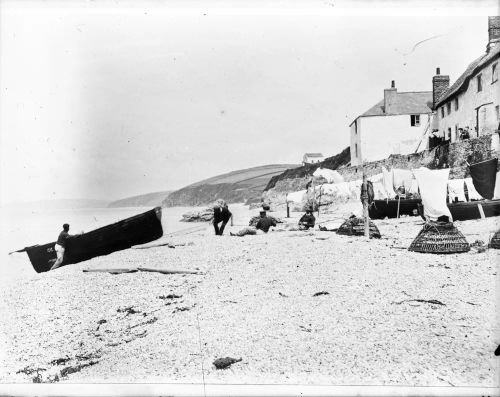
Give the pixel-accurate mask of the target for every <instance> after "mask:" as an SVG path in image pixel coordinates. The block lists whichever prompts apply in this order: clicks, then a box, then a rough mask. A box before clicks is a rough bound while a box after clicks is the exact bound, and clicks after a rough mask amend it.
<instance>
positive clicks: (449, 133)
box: [448, 127, 451, 140]
mask: <svg viewBox="0 0 500 397" xmlns="http://www.w3.org/2000/svg"><path fill="white" fill-rule="evenodd" d="M448 140H451V127H450V128H448Z"/></svg>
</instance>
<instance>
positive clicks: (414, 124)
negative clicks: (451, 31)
mask: <svg viewBox="0 0 500 397" xmlns="http://www.w3.org/2000/svg"><path fill="white" fill-rule="evenodd" d="M431 108H432V91H420V92H398V91H397V89H396V85H395V83H394V80H393V81H392V84H391V88H388V89H385V90H384V99H382V100H381V101H380V102H378V103H377V104H375V105H374V106H373V107H371V108H370V109H368V110H367V111H366V112H364V113H363V114H361V115H360V116H358V117H356V119H355V120H354V121H353V122H352V123H351V125H350V128H351V165H353V166H355V165H361V164H362V163H363V162H366V161H377V160H382V159H384V158H387V157H389V155H391V154H410V153H414V152H415V151H416V150H417V149H418V150H424V149H426V148H427V147H426V146H425V147H424V146H422V145H420V142H421V140H422V137H423V136H424V135H425V133H426V130H427V129H428V128H429V123H430V115H431V113H432V109H431Z"/></svg>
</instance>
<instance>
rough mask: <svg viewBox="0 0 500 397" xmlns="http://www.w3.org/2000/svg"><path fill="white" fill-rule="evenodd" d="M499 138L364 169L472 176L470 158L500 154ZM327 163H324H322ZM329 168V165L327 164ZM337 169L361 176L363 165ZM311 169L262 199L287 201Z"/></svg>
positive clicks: (459, 144)
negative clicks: (424, 169)
mask: <svg viewBox="0 0 500 397" xmlns="http://www.w3.org/2000/svg"><path fill="white" fill-rule="evenodd" d="M493 142H498V140H495V139H494V135H486V136H482V137H480V138H475V139H468V140H465V141H460V142H455V143H450V144H448V145H444V146H439V147H436V148H434V149H432V150H430V151H429V150H425V151H423V152H420V153H414V154H409V155H391V156H389V157H388V158H386V159H384V160H380V161H374V162H371V163H365V165H364V170H365V172H366V174H367V176H368V177H370V176H373V175H375V174H378V173H380V172H382V166H384V167H385V168H387V169H388V170H390V169H392V168H401V169H415V168H419V167H427V168H430V169H440V168H447V167H450V168H451V171H450V179H458V178H466V177H469V176H470V174H469V170H468V168H467V162H468V163H469V164H471V163H477V162H480V161H483V160H488V159H491V158H493V157H498V155H499V147H498V144H493ZM322 166H323V167H325V165H322ZM325 168H329V167H325ZM337 171H338V172H339V173H340V174H341V175H342V176H343V178H344V180H345V181H346V182H349V181H354V180H357V179H362V177H363V167H361V166H357V167H340V168H337ZM312 172H314V170H311V172H310V173H309V174H305V175H294V177H292V178H283V179H279V180H277V181H276V183H275V185H274V186H273V187H272V188H270V189H267V190H266V191H264V193H263V195H262V197H263V200H264V201H265V202H267V203H269V204H271V205H272V206H280V205H286V195H287V194H288V193H289V192H296V191H299V190H304V189H306V185H307V183H308V182H309V181H310V179H311V176H312Z"/></svg>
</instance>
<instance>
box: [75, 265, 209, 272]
mask: <svg viewBox="0 0 500 397" xmlns="http://www.w3.org/2000/svg"><path fill="white" fill-rule="evenodd" d="M138 271H142V272H152V273H162V274H201V273H200V272H194V271H191V270H173V269H153V268H148V267H138V268H136V269H119V268H116V269H112V268H111V269H84V270H83V272H84V273H111V274H123V273H136V272H138Z"/></svg>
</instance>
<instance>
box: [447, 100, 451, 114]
mask: <svg viewBox="0 0 500 397" xmlns="http://www.w3.org/2000/svg"><path fill="white" fill-rule="evenodd" d="M446 112H447V113H448V114H450V113H451V102H448V103H447V104H446Z"/></svg>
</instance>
